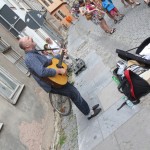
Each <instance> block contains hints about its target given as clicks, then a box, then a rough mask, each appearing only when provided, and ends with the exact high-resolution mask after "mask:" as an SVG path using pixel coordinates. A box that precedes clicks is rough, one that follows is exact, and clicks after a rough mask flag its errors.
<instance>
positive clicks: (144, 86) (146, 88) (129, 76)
mask: <svg viewBox="0 0 150 150" xmlns="http://www.w3.org/2000/svg"><path fill="white" fill-rule="evenodd" d="M115 71H116V70H115ZM115 75H116V74H115ZM117 77H118V79H119V81H120V84H119V85H118V90H119V92H121V93H123V94H124V95H125V96H126V97H127V99H128V100H130V101H131V102H132V103H133V104H134V105H136V104H138V103H140V98H141V97H142V96H144V95H146V94H147V93H149V92H150V85H149V83H148V82H147V81H145V80H144V79H143V78H141V77H140V76H139V75H137V74H135V73H134V72H133V71H131V70H125V71H124V76H123V77H119V76H117ZM125 104H126V102H124V103H123V104H122V105H121V106H120V107H119V108H118V109H117V110H119V109H121V108H122V107H123V106H124V105H125Z"/></svg>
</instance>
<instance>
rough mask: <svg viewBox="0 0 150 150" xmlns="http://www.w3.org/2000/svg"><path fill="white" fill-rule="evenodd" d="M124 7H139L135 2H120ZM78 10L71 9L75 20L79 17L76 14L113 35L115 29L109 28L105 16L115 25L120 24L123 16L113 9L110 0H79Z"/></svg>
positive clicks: (124, 0)
mask: <svg viewBox="0 0 150 150" xmlns="http://www.w3.org/2000/svg"><path fill="white" fill-rule="evenodd" d="M121 2H122V3H123V4H124V6H125V7H128V6H129V5H131V6H132V8H133V7H135V6H136V5H140V3H139V2H138V1H137V0H121ZM76 6H78V10H77V7H76V8H74V7H72V9H73V10H76V11H72V13H75V14H76V15H75V16H76V18H77V17H79V15H78V13H80V14H81V15H82V16H85V17H86V19H87V20H91V21H92V22H93V23H94V24H96V25H100V27H101V28H102V29H103V30H104V31H105V32H106V33H108V34H113V33H114V32H115V31H116V29H115V28H111V27H110V26H109V25H108V24H107V22H106V20H105V14H107V15H108V16H109V17H110V18H111V19H112V20H113V21H114V23H115V24H116V23H117V22H120V21H121V20H122V19H123V17H124V14H121V13H120V12H119V10H118V9H117V8H116V7H115V5H114V4H113V2H112V0H79V1H78V5H76Z"/></svg>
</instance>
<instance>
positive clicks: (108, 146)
mask: <svg viewBox="0 0 150 150" xmlns="http://www.w3.org/2000/svg"><path fill="white" fill-rule="evenodd" d="M92 150H120V148H119V145H118V143H117V141H116V138H115V136H114V135H110V136H109V137H108V138H107V139H105V140H104V141H102V142H101V143H100V144H98V145H97V146H96V147H94V148H93V149H92Z"/></svg>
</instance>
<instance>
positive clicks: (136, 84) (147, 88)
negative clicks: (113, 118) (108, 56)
mask: <svg viewBox="0 0 150 150" xmlns="http://www.w3.org/2000/svg"><path fill="white" fill-rule="evenodd" d="M149 43H150V37H149V38H147V39H145V40H144V41H143V42H142V43H141V45H140V46H138V47H135V48H132V49H129V50H127V51H123V50H120V49H116V53H117V54H118V57H120V58H121V59H123V60H125V61H128V60H136V61H137V62H139V63H142V64H144V65H145V67H146V68H147V69H150V60H147V59H145V58H142V57H141V56H140V55H139V53H140V52H141V51H142V50H143V49H144V48H145V47H146V46H147V45H148V44H149ZM134 49H137V50H136V54H132V53H130V52H129V51H131V50H134ZM117 71H118V68H115V69H114V71H113V74H114V75H115V76H116V77H117V78H118V80H119V81H120V84H122V79H121V77H120V76H119V75H117ZM126 72H129V73H128V77H127V76H126ZM124 75H125V77H124V78H126V80H127V84H128V86H129V87H128V88H129V89H130V90H128V95H129V94H130V95H131V96H130V98H129V97H128V96H127V94H126V93H124V92H122V93H124V95H125V96H127V98H128V99H129V100H131V101H132V102H133V104H134V101H133V97H134V96H135V97H136V98H137V99H136V98H134V100H135V105H136V104H138V103H139V102H140V100H139V99H140V98H141V97H142V96H143V95H146V94H147V93H149V92H150V85H149V83H148V82H147V81H146V80H144V79H143V78H141V77H140V76H139V75H137V74H135V73H134V72H132V71H130V70H125V71H124ZM129 78H130V80H129ZM123 80H125V79H123ZM131 85H132V89H131ZM119 86H120V85H119ZM119 86H118V89H119ZM143 89H144V90H143ZM129 92H130V93H129ZM133 92H134V93H135V95H134V96H133ZM125 104H126V102H124V103H123V104H122V105H121V106H120V107H119V108H118V109H117V110H119V109H121V108H122V107H123V106H124V105H125Z"/></svg>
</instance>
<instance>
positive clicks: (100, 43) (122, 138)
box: [68, 1, 150, 150]
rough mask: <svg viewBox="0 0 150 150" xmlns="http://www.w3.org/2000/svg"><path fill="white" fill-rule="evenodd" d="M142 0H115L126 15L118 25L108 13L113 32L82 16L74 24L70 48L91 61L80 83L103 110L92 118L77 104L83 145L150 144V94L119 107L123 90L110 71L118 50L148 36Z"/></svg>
mask: <svg viewBox="0 0 150 150" xmlns="http://www.w3.org/2000/svg"><path fill="white" fill-rule="evenodd" d="M140 2H141V5H140V6H137V7H135V8H133V9H132V8H131V7H128V8H124V6H123V4H122V3H121V1H114V3H115V5H116V7H117V8H118V9H119V11H120V12H121V13H124V14H125V17H124V19H123V20H122V21H121V22H120V23H118V24H114V23H113V21H112V20H111V19H110V18H108V17H107V16H106V15H105V17H106V20H107V22H108V24H109V25H111V26H112V27H115V28H116V32H115V33H114V34H113V35H108V34H106V33H104V31H102V29H101V28H100V27H99V26H96V25H94V24H93V23H92V22H90V21H87V20H86V19H85V18H84V17H82V16H80V20H79V21H76V23H75V25H72V26H71V27H70V30H69V33H68V49H69V51H70V53H71V54H72V55H73V56H75V57H80V58H82V59H84V61H85V63H86V65H87V69H86V70H85V71H83V72H82V73H81V74H79V76H77V78H76V86H77V88H78V89H79V91H80V92H81V94H82V95H83V97H84V98H85V99H86V101H87V102H88V103H89V105H90V106H91V107H92V106H93V105H94V104H96V103H99V104H100V105H101V107H102V109H103V111H102V113H101V114H100V115H99V116H97V117H96V118H94V119H92V120H91V121H88V120H87V119H86V117H85V116H83V115H82V114H81V113H80V112H79V111H78V109H77V108H76V107H74V112H75V114H76V117H77V126H78V144H79V150H137V149H138V150H149V149H150V145H149V137H150V134H149V128H148V126H149V121H150V118H149V117H148V116H149V115H148V114H149V113H150V112H149V109H148V108H149V104H150V102H149V101H148V100H149V95H147V96H146V97H143V98H142V99H141V104H139V105H137V106H136V107H135V109H134V110H132V109H130V108H128V107H127V106H125V107H124V108H122V109H121V110H120V111H119V112H118V111H117V108H118V106H120V104H121V103H122V102H123V95H122V94H120V93H119V92H118V91H117V85H116V83H115V82H114V81H113V80H112V72H111V71H112V69H113V68H114V67H115V66H116V62H117V60H118V59H119V57H118V56H117V54H116V49H121V50H128V49H131V48H134V47H137V46H139V45H140V44H141V43H142V42H143V41H144V40H145V39H146V38H147V37H149V31H150V20H149V14H150V8H149V7H148V6H147V5H146V4H145V3H144V2H143V1H140ZM133 53H134V51H133ZM108 93H109V94H108ZM110 145H111V146H110Z"/></svg>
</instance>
